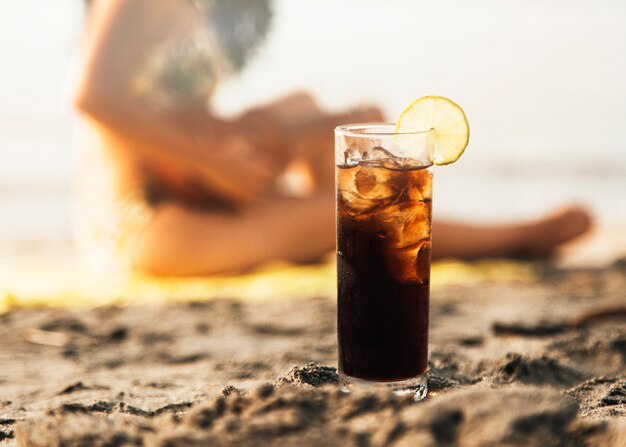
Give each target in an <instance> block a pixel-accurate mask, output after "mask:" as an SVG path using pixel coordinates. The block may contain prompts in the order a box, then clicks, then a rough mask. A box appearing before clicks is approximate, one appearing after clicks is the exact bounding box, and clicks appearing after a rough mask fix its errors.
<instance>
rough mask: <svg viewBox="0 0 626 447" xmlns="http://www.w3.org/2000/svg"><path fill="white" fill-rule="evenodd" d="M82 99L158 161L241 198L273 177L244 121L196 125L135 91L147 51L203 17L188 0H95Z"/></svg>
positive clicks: (82, 106) (90, 111)
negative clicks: (193, 128)
mask: <svg viewBox="0 0 626 447" xmlns="http://www.w3.org/2000/svg"><path fill="white" fill-rule="evenodd" d="M94 8H95V9H94V11H93V14H92V16H91V22H90V24H89V25H90V26H89V30H88V33H87V36H86V41H85V47H84V65H83V67H82V73H81V76H80V80H79V84H78V86H77V92H76V98H75V102H76V106H77V108H78V109H79V110H80V111H82V112H83V113H84V114H85V115H87V116H89V117H90V118H92V119H93V120H94V121H96V122H97V123H98V124H99V125H101V126H103V127H104V128H105V129H106V131H107V132H108V133H110V134H112V135H113V136H114V137H115V138H119V139H122V140H125V141H126V142H128V143H129V144H127V145H125V146H127V147H130V148H132V150H135V151H137V154H136V155H137V156H138V157H139V158H141V159H142V160H145V161H146V162H148V163H150V164H153V165H157V166H158V165H160V166H167V168H168V169H170V170H174V171H178V172H181V173H186V175H190V176H193V180H194V182H195V183H199V184H200V185H202V186H204V187H206V188H207V189H208V190H210V191H211V192H212V193H214V194H217V195H219V196H221V197H223V198H225V199H226V200H229V201H232V202H233V203H235V204H240V203H246V202H248V201H250V200H252V199H253V198H254V197H255V196H256V195H257V194H258V193H260V191H261V190H262V189H264V187H265V186H266V184H267V182H268V181H269V178H270V170H269V169H268V163H267V160H266V159H264V158H262V154H259V153H258V152H257V151H254V148H253V147H252V146H251V142H250V141H249V139H247V138H246V136H245V135H244V134H241V133H238V132H237V131H236V127H235V126H234V125H233V124H231V123H229V122H226V121H223V120H219V119H217V118H215V117H212V116H210V115H208V114H207V117H206V124H205V126H204V129H202V130H201V131H199V132H195V133H191V132H189V131H185V130H184V129H182V128H181V127H180V126H179V125H177V123H176V122H174V121H173V120H171V119H169V118H168V117H167V116H163V115H161V114H159V113H157V112H154V111H151V110H150V109H149V108H147V107H143V106H142V105H141V104H140V103H139V102H138V101H137V100H136V99H135V98H133V96H132V95H131V93H130V92H129V91H128V85H129V83H130V80H131V79H132V77H133V76H134V74H135V73H136V72H137V71H138V70H139V69H140V67H141V66H142V64H143V63H144V61H145V58H146V55H147V54H150V52H151V51H153V50H154V49H155V48H158V47H159V46H160V45H162V44H163V43H165V42H167V40H170V39H176V38H180V37H182V36H184V35H185V34H186V33H188V32H189V30H190V29H193V28H194V27H195V26H197V25H198V23H197V21H198V20H199V17H198V14H197V11H196V10H195V9H194V7H193V4H192V2H190V1H188V0H105V1H98V2H96V3H95V5H94Z"/></svg>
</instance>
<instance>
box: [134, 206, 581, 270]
mask: <svg viewBox="0 0 626 447" xmlns="http://www.w3.org/2000/svg"><path fill="white" fill-rule="evenodd" d="M333 202H334V198H332V197H331V196H327V195H325V196H318V197H313V198H310V199H279V198H275V199H270V200H267V201H265V202H263V203H261V204H259V205H258V206H256V207H254V208H251V209H249V210H248V211H246V212H243V213H241V214H237V215H235V214H228V213H209V212H202V211H198V210H193V209H190V208H186V207H185V206H184V205H178V204H169V205H165V206H162V207H160V208H159V209H158V210H157V212H156V215H155V217H154V219H153V223H152V224H151V225H150V227H149V228H148V229H147V230H146V232H145V234H144V235H143V236H142V240H141V241H140V243H139V244H138V245H139V247H138V250H137V253H136V258H135V263H136V267H137V268H139V269H142V270H147V271H149V272H152V273H155V274H160V275H204V274H212V273H220V272H224V271H233V270H241V269H245V268H249V267H253V266H256V265H258V264H260V263H262V262H264V261H268V260H271V259H285V260H289V261H294V262H307V261H312V260H315V259H316V258H319V257H320V256H321V255H323V254H324V253H327V252H329V251H331V250H332V249H333V247H334V245H335V241H334V238H335V221H334V212H333V209H334V203H333ZM590 223H591V220H590V218H589V215H588V213H587V212H585V211H584V210H581V209H578V208H568V209H566V210H563V211H561V212H558V213H556V214H554V215H552V216H550V217H548V218H545V219H542V220H538V221H535V222H531V223H527V224H515V225H500V226H471V225H467V224H462V223H452V222H447V221H435V222H434V223H433V239H434V241H433V242H434V243H433V252H432V255H433V259H442V258H448V257H454V258H460V259H467V260H473V259H480V258H490V257H525V258H531V259H533V258H534V259H536V258H543V257H546V256H549V255H550V254H551V253H553V252H554V249H555V248H556V247H557V246H558V245H560V244H562V243H564V242H566V241H568V240H570V239H572V238H574V237H576V236H578V235H580V234H582V233H584V232H585V231H587V230H588V229H589V227H590Z"/></svg>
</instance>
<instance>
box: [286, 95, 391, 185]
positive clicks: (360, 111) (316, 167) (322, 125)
mask: <svg viewBox="0 0 626 447" xmlns="http://www.w3.org/2000/svg"><path fill="white" fill-rule="evenodd" d="M383 120H384V116H383V114H382V112H381V111H380V109H378V108H377V107H373V106H364V107H359V108H356V109H353V110H351V111H348V112H345V113H338V114H325V115H323V116H322V117H321V118H319V119H318V120H317V121H315V122H308V123H302V125H301V126H300V127H299V128H294V129H291V132H290V144H289V147H290V148H291V151H292V154H291V156H292V157H296V158H299V159H302V160H305V161H306V162H307V163H308V164H309V166H310V168H311V171H312V172H313V175H314V182H315V184H316V186H317V188H318V189H322V190H330V189H333V188H334V185H335V164H336V163H335V147H334V146H335V140H334V134H333V130H334V129H335V127H337V126H339V125H342V124H352V123H367V122H382V121H383Z"/></svg>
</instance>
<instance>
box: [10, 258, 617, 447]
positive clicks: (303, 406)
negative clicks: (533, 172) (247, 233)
mask: <svg viewBox="0 0 626 447" xmlns="http://www.w3.org/2000/svg"><path fill="white" fill-rule="evenodd" d="M625 289H626V263H624V262H617V263H615V264H614V265H612V266H611V267H608V268H604V269H579V270H572V269H570V270H561V269H556V268H554V267H550V266H543V267H541V268H540V269H539V270H538V276H537V277H536V279H535V280H534V281H522V280H519V281H516V280H512V279H511V280H508V281H488V282H483V283H476V284H467V285H448V286H445V287H437V288H434V289H433V293H432V299H431V331H430V334H431V345H430V348H431V353H430V370H429V372H428V384H429V389H430V391H429V396H428V398H427V399H426V400H424V401H422V402H418V403H415V402H413V401H412V400H411V399H410V397H407V396H396V395H394V394H392V393H389V392H386V391H371V392H365V391H363V392H353V393H350V394H346V393H343V392H341V390H340V389H339V387H338V385H337V374H336V370H335V366H336V356H337V354H336V332H335V303H334V299H333V298H332V297H331V296H319V297H316V298H307V299H304V298H303V299H291V300H264V301H240V300H234V299H228V298H222V299H216V300H212V301H208V302H204V301H197V302H189V303H169V304H168V303H158V304H145V305H135V306H127V307H116V306H103V307H97V308H92V309H75V310H68V309H50V308H39V309H15V310H12V311H10V312H9V313H6V314H4V315H1V316H0V446H1V445H20V446H62V445H63V446H66V445H76V446H122V445H146V446H179V445H180V446H198V445H216V446H264V445H272V446H283V445H284V446H288V445H298V446H302V447H306V446H313V445H315V446H317V445H328V446H335V445H336V446H383V445H392V446H414V445H423V446H429V445H431V446H435V445H449V446H453V445H455V446H479V445H481V446H482V445H519V446H522V445H523V446H533V445H537V446H539V445H541V446H550V445H555V446H556V445H568V446H569V445H581V446H582V445H585V446H596V445H597V446H608V445H610V446H626V326H625V322H626V317H625V316H624V314H623V309H624V307H626V294H625V293H624V290H625ZM620 312H622V313H621V314H620ZM620 315H621V316H620Z"/></svg>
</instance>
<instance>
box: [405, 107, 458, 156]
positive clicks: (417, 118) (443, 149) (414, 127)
mask: <svg viewBox="0 0 626 447" xmlns="http://www.w3.org/2000/svg"><path fill="white" fill-rule="evenodd" d="M403 131H407V132H408V131H428V132H430V133H429V137H430V138H429V139H430V141H431V143H432V150H433V162H434V163H435V164H436V165H447V164H450V163H454V162H455V161H457V160H458V159H459V157H460V156H461V155H462V154H463V152H464V151H465V148H466V147H467V143H468V142H469V133H470V132H469V123H468V122H467V118H466V117H465V112H463V109H462V108H461V107H459V106H458V105H457V104H456V103H455V102H453V101H451V100H449V99H448V98H444V97H443V96H423V97H421V98H418V99H416V100H415V101H413V102H412V103H411V104H410V105H409V106H408V107H407V108H406V109H404V111H403V112H402V113H401V114H400V117H399V118H398V123H397V124H396V132H403Z"/></svg>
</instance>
